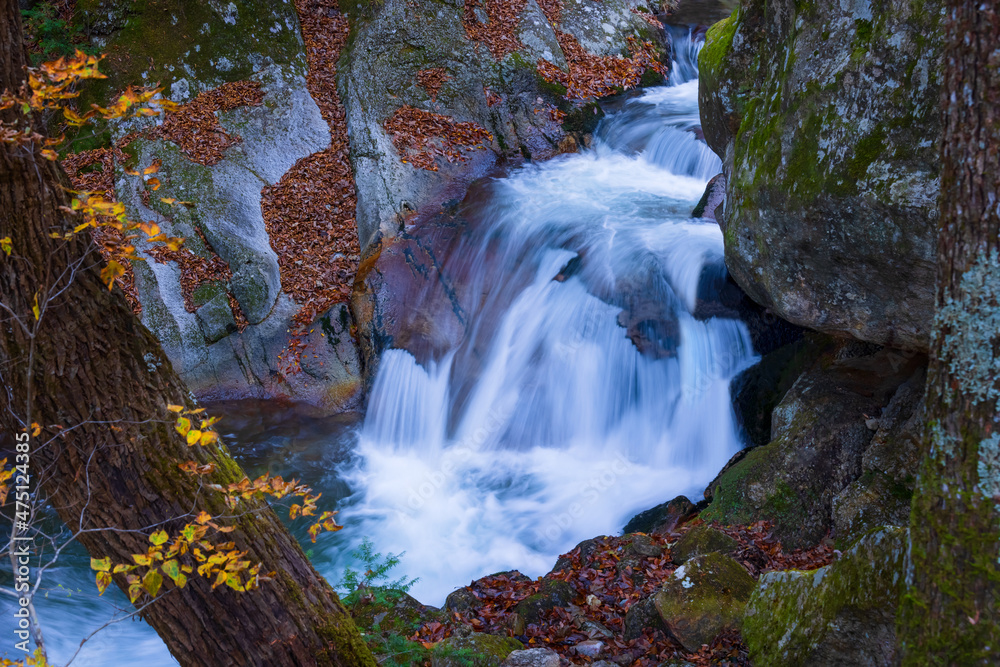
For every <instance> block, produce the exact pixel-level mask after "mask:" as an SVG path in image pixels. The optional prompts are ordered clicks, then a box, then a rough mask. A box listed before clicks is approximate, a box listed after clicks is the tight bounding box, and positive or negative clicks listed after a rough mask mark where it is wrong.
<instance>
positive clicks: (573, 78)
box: [538, 30, 667, 100]
mask: <svg viewBox="0 0 1000 667" xmlns="http://www.w3.org/2000/svg"><path fill="white" fill-rule="evenodd" d="M556 38H557V39H558V40H559V46H560V47H561V48H562V51H563V55H565V56H566V63H567V64H568V65H569V71H568V72H564V71H562V70H561V69H559V68H558V67H556V66H555V65H553V64H552V63H550V62H549V61H547V60H543V59H539V60H538V73H539V74H540V75H541V76H542V78H543V79H545V80H546V81H548V82H549V83H558V84H561V85H562V86H565V88H566V98H567V99H577V100H586V99H590V98H594V97H604V96H606V95H613V94H615V93H617V92H619V90H620V89H625V90H628V89H629V88H635V87H636V86H637V85H639V81H640V79H641V78H642V75H643V73H644V72H645V71H646V70H647V69H651V70H654V71H656V72H659V73H660V74H663V75H664V76H665V75H666V73H667V69H666V67H664V65H663V63H661V62H660V61H659V60H657V58H656V54H655V53H654V51H653V45H652V44H650V43H649V42H639V40H637V39H636V38H635V37H632V36H629V37H627V38H626V40H627V42H628V45H629V50H630V51H631V52H632V57H630V58H623V57H621V56H595V55H592V54H590V53H587V51H585V50H584V48H583V47H582V46H581V45H580V43H579V42H578V41H576V38H575V37H573V36H572V35H570V34H569V33H565V32H562V31H560V30H556Z"/></svg>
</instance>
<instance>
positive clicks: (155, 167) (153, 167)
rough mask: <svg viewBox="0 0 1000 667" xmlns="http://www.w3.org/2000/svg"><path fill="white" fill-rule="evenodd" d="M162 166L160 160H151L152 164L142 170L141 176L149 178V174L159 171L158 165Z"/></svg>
mask: <svg viewBox="0 0 1000 667" xmlns="http://www.w3.org/2000/svg"><path fill="white" fill-rule="evenodd" d="M162 164H163V162H162V161H160V160H153V163H152V164H151V165H149V166H148V167H146V168H145V169H143V170H142V175H143V176H149V175H150V174H155V173H156V172H158V171H159V170H160V165H162Z"/></svg>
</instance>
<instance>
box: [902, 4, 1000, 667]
mask: <svg viewBox="0 0 1000 667" xmlns="http://www.w3.org/2000/svg"><path fill="white" fill-rule="evenodd" d="M998 7H1000V3H998V2H997V0H986V1H985V2H979V1H976V2H973V1H972V0H950V1H949V2H948V3H947V16H946V19H945V26H946V28H945V29H946V31H947V32H946V46H945V53H944V77H945V78H944V86H943V98H942V104H943V108H944V113H945V133H944V144H943V147H942V159H943V168H944V169H943V172H942V184H941V223H940V224H941V228H940V236H939V243H938V295H937V314H936V317H935V321H934V328H933V333H932V340H931V351H932V355H931V364H930V370H929V373H928V377H927V398H926V400H927V415H928V425H927V431H926V437H925V443H926V451H925V457H924V463H923V468H922V470H921V473H920V477H919V480H918V483H917V488H916V494H915V496H914V500H913V510H912V515H911V525H910V540H911V543H910V558H909V564H908V572H907V582H908V590H907V593H906V595H905V596H904V599H903V603H902V607H901V610H900V641H901V656H902V662H903V664H904V665H929V664H933V665H976V664H990V665H996V664H998V663H1000V567H998V565H997V558H998V556H1000V212H998V208H997V207H998V204H1000V182H998V179H1000V158H998V151H1000V69H998V68H1000V58H998V55H997V54H998V51H997V46H998V44H1000V14H998Z"/></svg>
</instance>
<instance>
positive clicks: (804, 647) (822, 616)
mask: <svg viewBox="0 0 1000 667" xmlns="http://www.w3.org/2000/svg"><path fill="white" fill-rule="evenodd" d="M905 553H906V530H905V529H902V528H888V529H882V530H877V531H875V532H872V533H869V534H868V535H867V536H866V537H864V538H863V539H862V540H861V541H859V542H858V543H857V545H855V546H854V547H853V548H852V549H851V550H849V551H847V552H846V553H844V555H843V556H842V557H841V558H840V559H839V560H837V561H836V562H835V563H833V564H831V565H827V566H826V567H822V568H820V569H818V570H814V571H811V572H801V571H797V570H791V571H787V572H769V573H767V574H764V575H763V576H762V577H761V579H760V583H759V586H758V588H757V590H756V591H755V592H754V594H753V596H752V597H751V598H750V601H749V603H748V604H747V607H746V613H745V615H744V618H743V625H742V631H743V638H744V641H746V643H747V646H748V647H749V648H750V656H751V659H752V660H753V662H754V664H759V665H768V666H769V667H792V666H797V665H831V664H842V665H887V664H892V658H893V654H894V650H895V618H896V608H897V606H898V604H899V600H900V595H901V594H902V590H903V581H904V577H903V569H904V558H905Z"/></svg>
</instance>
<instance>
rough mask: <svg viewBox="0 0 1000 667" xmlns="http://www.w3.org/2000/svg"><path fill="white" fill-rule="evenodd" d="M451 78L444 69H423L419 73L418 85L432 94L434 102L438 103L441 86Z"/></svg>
mask: <svg viewBox="0 0 1000 667" xmlns="http://www.w3.org/2000/svg"><path fill="white" fill-rule="evenodd" d="M450 78H451V77H450V76H448V74H447V72H445V70H444V68H443V67H433V68H431V69H422V70H420V71H419V72H417V83H419V84H420V85H421V87H422V88H423V89H424V90H426V91H427V92H428V94H430V96H431V101H432V102H436V101H437V94H438V92H439V91H440V90H441V86H443V85H444V83H445V82H446V81H448V80H449V79H450Z"/></svg>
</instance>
